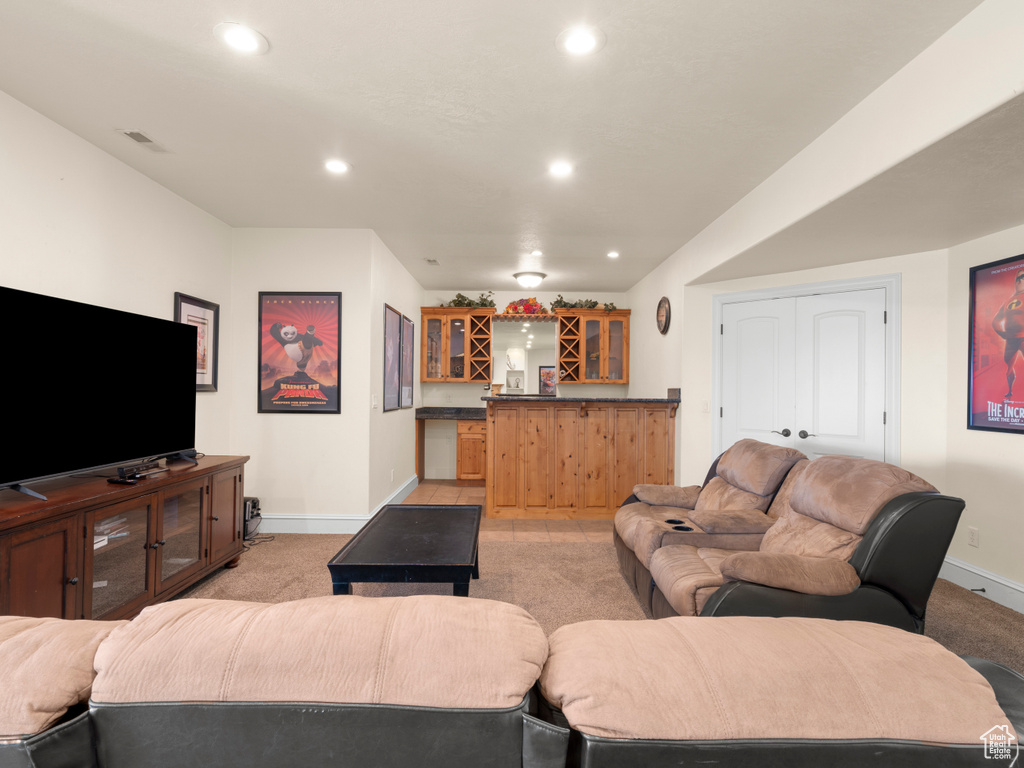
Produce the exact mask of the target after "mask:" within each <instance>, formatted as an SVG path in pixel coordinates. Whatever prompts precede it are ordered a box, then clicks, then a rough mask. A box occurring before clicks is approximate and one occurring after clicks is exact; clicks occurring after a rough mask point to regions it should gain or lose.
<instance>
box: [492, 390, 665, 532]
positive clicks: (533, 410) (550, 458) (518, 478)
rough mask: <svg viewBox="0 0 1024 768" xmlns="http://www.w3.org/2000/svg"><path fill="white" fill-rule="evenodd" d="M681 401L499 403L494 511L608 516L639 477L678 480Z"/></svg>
mask: <svg viewBox="0 0 1024 768" xmlns="http://www.w3.org/2000/svg"><path fill="white" fill-rule="evenodd" d="M675 409H676V403H674V402H643V403H637V402H630V401H621V402H610V403H604V402H601V403H590V402H585V401H574V400H561V399H559V400H557V401H553V402H550V403H541V402H519V403H513V402H504V401H492V402H490V403H489V406H488V419H487V424H488V440H487V444H488V466H487V482H486V486H487V514H488V516H493V517H550V518H566V517H569V518H573V517H579V518H608V517H612V516H613V515H614V514H615V512H616V510H618V508H619V505H620V504H622V502H623V501H624V500H625V499H626V498H628V497H629V495H630V494H631V493H632V492H633V486H634V485H636V484H637V483H657V484H672V483H673V482H674V477H675V470H674V467H675Z"/></svg>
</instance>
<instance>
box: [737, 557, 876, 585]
mask: <svg viewBox="0 0 1024 768" xmlns="http://www.w3.org/2000/svg"><path fill="white" fill-rule="evenodd" d="M721 568H722V576H723V577H724V578H725V580H726V581H749V582H753V583H754V584H763V585H765V586H767V587H777V588H779V589H788V590H791V591H793V592H802V593H803V594H806V595H848V594H849V593H851V592H853V591H854V590H855V589H857V587H859V586H860V577H859V576H858V575H857V571H856V569H855V568H854V567H853V566H852V565H850V564H849V563H848V562H846V561H845V560H836V559H835V558H831V557H806V556H804V555H780V554H774V553H771V552H737V553H736V554H734V555H729V557H727V558H725V559H724V560H723V561H722V565H721Z"/></svg>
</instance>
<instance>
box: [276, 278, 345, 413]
mask: <svg viewBox="0 0 1024 768" xmlns="http://www.w3.org/2000/svg"><path fill="white" fill-rule="evenodd" d="M340 363H341V294H340V293H268V292H264V291H261V292H260V359H259V366H260V371H259V377H260V384H259V386H260V394H259V412H260V413H341V398H340V397H339V394H338V375H339V371H338V369H339V366H340Z"/></svg>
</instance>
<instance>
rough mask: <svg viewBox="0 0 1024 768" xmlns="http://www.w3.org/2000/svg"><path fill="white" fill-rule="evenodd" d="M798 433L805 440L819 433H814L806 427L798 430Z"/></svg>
mask: <svg viewBox="0 0 1024 768" xmlns="http://www.w3.org/2000/svg"><path fill="white" fill-rule="evenodd" d="M797 435H799V436H800V437H802V438H803V439H804V440H806V439H807V438H808V437H817V435H812V434H811V433H810V432H808V431H807V430H806V429H801V430H800V431H799V432H797Z"/></svg>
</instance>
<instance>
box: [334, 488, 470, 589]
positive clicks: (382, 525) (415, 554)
mask: <svg viewBox="0 0 1024 768" xmlns="http://www.w3.org/2000/svg"><path fill="white" fill-rule="evenodd" d="M481 514H482V510H481V507H480V505H478V504H389V505H387V506H386V507H382V508H381V509H380V511H379V512H377V514H375V515H374V516H373V517H372V518H371V519H370V522H368V523H367V524H366V525H364V526H363V529H362V530H361V531H359V533H357V534H356V535H355V537H353V539H352V540H351V541H350V542H348V543H347V544H346V545H345V546H344V547H342V548H341V551H340V552H338V554H336V555H335V556H334V557H333V558H331V561H330V562H329V563H327V568H328V569H329V570H330V572H331V582H332V583H333V584H334V594H336V595H350V594H352V582H354V581H361V582H367V581H369V582H416V583H434V582H449V581H450V582H451V584H452V593H453V594H455V595H459V596H461V597H468V596H469V580H470V579H479V578H480V556H479V552H478V546H477V544H478V540H479V534H480V517H481Z"/></svg>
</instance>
